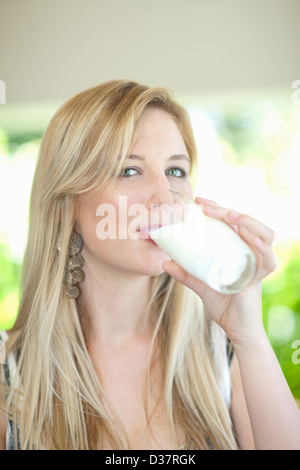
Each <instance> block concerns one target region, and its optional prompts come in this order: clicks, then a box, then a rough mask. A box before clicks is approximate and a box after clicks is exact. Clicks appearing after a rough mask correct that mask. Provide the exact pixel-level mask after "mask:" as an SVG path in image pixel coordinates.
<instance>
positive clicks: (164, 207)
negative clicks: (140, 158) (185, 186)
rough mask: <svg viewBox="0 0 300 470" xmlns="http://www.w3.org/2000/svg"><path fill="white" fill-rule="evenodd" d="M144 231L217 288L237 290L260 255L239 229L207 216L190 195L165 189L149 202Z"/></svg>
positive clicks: (211, 285) (252, 274) (251, 271)
mask: <svg viewBox="0 0 300 470" xmlns="http://www.w3.org/2000/svg"><path fill="white" fill-rule="evenodd" d="M147 212H148V217H149V215H150V221H149V220H148V224H147V226H146V227H145V228H144V231H145V232H147V234H148V236H149V237H150V238H151V239H152V240H153V241H154V242H155V243H156V244H157V245H158V246H159V247H160V248H161V249H162V250H163V251H164V252H165V253H167V255H168V256H170V258H171V259H173V260H174V261H176V263H178V264H179V265H180V266H182V267H183V268H184V269H185V270H186V271H188V272H189V273H190V274H192V275H193V276H195V277H196V278H198V279H200V280H201V281H203V282H205V283H206V284H208V285H209V286H210V287H212V288H213V289H214V290H216V291H218V292H221V293H225V294H234V293H236V292H239V291H240V290H242V289H243V288H244V287H246V286H247V284H249V282H250V281H251V279H252V278H253V276H254V275H255V272H256V258H255V255H254V254H253V252H252V251H251V249H250V248H249V246H248V245H247V244H246V243H245V242H244V241H243V240H242V239H241V238H240V237H239V235H238V234H237V233H236V231H235V230H234V229H233V228H231V227H230V226H229V225H227V224H225V223H224V222H222V221H220V220H217V219H213V218H210V217H207V216H206V215H205V214H204V213H203V207H202V206H201V205H199V204H196V203H195V202H194V201H193V200H192V199H190V198H189V197H187V196H185V195H183V194H181V193H179V192H177V191H173V190H168V189H163V190H161V191H158V192H157V193H155V194H153V195H152V196H151V198H150V199H149V201H148V202H147Z"/></svg>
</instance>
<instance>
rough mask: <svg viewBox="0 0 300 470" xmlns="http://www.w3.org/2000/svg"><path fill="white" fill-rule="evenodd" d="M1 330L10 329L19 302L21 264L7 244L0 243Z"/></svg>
mask: <svg viewBox="0 0 300 470" xmlns="http://www.w3.org/2000/svg"><path fill="white" fill-rule="evenodd" d="M0 272H1V276H0V331H1V330H8V329H10V328H11V327H12V326H13V324H14V322H15V319H16V315H17V311H18V304H19V287H20V276H21V264H20V262H17V261H14V260H13V259H12V256H11V252H10V249H9V247H8V246H7V245H4V244H0Z"/></svg>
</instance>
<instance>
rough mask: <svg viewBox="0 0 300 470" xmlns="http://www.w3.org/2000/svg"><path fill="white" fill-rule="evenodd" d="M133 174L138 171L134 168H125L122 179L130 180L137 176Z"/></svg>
mask: <svg viewBox="0 0 300 470" xmlns="http://www.w3.org/2000/svg"><path fill="white" fill-rule="evenodd" d="M133 172H137V169H136V168H132V167H128V168H124V170H122V177H123V178H129V177H130V176H133V175H134V174H135V173H133Z"/></svg>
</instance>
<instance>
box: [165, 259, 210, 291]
mask: <svg viewBox="0 0 300 470" xmlns="http://www.w3.org/2000/svg"><path fill="white" fill-rule="evenodd" d="M163 269H164V271H165V272H166V273H168V274H169V275H170V276H172V277H173V278H174V279H175V281H178V282H180V283H181V284H184V285H185V286H187V287H189V288H190V289H192V290H193V291H194V292H196V293H197V294H198V295H199V296H200V297H201V298H203V296H204V295H205V293H206V291H207V289H208V286H207V285H206V284H204V282H202V281H199V279H197V278H195V277H194V276H192V275H191V274H189V273H188V272H187V271H185V270H184V269H183V268H182V267H181V266H179V265H178V264H177V263H175V261H169V260H168V261H164V263H163Z"/></svg>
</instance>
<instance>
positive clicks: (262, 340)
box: [230, 327, 271, 357]
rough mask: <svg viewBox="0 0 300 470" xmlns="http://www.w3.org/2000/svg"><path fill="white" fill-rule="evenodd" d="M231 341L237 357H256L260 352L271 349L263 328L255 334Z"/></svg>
mask: <svg viewBox="0 0 300 470" xmlns="http://www.w3.org/2000/svg"><path fill="white" fill-rule="evenodd" d="M230 340H231V343H232V346H233V348H234V351H235V354H236V355H237V357H239V356H240V355H245V354H246V355H247V354H251V355H254V354H256V353H259V351H262V350H265V348H266V347H268V348H269V347H270V346H271V345H270V341H269V338H268V336H267V334H266V332H265V330H264V328H263V327H262V328H261V329H260V330H258V331H256V332H255V334H252V335H247V336H245V337H240V338H238V339H233V340H232V339H231V338H230Z"/></svg>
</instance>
